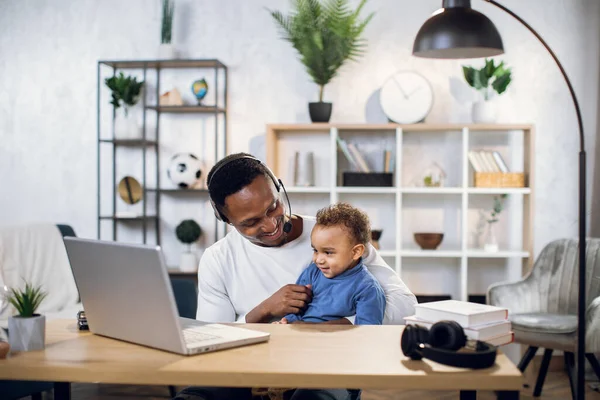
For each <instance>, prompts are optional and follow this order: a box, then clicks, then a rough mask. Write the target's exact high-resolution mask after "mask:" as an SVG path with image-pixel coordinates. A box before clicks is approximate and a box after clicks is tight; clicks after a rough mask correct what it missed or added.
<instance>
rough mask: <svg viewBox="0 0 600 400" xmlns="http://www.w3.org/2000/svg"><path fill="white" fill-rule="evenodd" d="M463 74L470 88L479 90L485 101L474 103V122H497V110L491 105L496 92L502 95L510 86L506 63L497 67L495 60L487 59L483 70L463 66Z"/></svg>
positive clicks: (509, 74)
mask: <svg viewBox="0 0 600 400" xmlns="http://www.w3.org/2000/svg"><path fill="white" fill-rule="evenodd" d="M463 74H464V76H465V80H466V81H467V83H468V84H469V86H471V87H472V88H474V89H475V90H477V91H478V92H479V93H480V94H481V97H482V98H483V100H479V101H476V102H475V103H473V109H472V118H473V122H477V123H486V122H495V121H496V109H495V108H494V106H493V105H492V104H491V103H490V100H491V99H492V98H493V97H494V96H495V95H494V92H496V93H497V94H498V95H501V94H502V93H504V92H505V91H506V89H507V88H508V85H510V82H511V70H510V68H507V67H506V66H505V65H504V61H502V62H500V64H498V65H495V64H494V60H491V59H489V60H488V59H487V58H486V59H485V66H484V67H483V68H481V69H475V68H473V67H469V66H463Z"/></svg>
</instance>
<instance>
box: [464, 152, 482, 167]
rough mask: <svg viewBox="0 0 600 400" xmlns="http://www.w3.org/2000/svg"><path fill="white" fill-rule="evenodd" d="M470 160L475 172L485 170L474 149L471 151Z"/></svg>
mask: <svg viewBox="0 0 600 400" xmlns="http://www.w3.org/2000/svg"><path fill="white" fill-rule="evenodd" d="M467 157H468V158H469V162H471V167H473V170H474V171H475V172H483V169H482V168H481V165H480V164H479V160H478V159H477V158H476V155H475V152H474V151H469V153H468V156H467Z"/></svg>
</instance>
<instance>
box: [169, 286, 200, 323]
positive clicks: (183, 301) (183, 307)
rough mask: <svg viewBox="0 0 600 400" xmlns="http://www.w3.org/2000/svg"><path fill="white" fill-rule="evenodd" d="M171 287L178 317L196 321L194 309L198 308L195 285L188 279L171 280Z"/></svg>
mask: <svg viewBox="0 0 600 400" xmlns="http://www.w3.org/2000/svg"><path fill="white" fill-rule="evenodd" d="M171 286H172V287H173V294H174V295H175V303H177V311H179V316H180V317H184V318H191V319H196V308H198V290H197V288H196V283H195V282H194V281H192V280H190V279H181V278H180V279H178V278H171Z"/></svg>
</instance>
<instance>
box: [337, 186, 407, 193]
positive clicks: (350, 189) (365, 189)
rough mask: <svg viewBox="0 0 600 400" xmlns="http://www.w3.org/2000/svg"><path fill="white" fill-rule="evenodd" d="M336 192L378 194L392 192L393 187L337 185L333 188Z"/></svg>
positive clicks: (394, 190)
mask: <svg viewBox="0 0 600 400" xmlns="http://www.w3.org/2000/svg"><path fill="white" fill-rule="evenodd" d="M335 190H336V192H338V193H378V194H394V193H396V188H395V187H390V186H378V187H375V186H338V187H336V188H335Z"/></svg>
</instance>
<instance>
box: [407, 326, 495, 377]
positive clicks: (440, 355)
mask: <svg viewBox="0 0 600 400" xmlns="http://www.w3.org/2000/svg"><path fill="white" fill-rule="evenodd" d="M400 344H401V346H402V352H403V353H404V355H405V356H407V357H410V358H411V359H412V360H420V359H422V358H427V359H429V360H431V361H435V362H437V363H440V364H445V365H449V366H452V367H458V368H472V369H481V368H489V367H491V366H492V365H494V363H495V362H496V347H495V346H492V345H491V344H489V343H485V342H480V341H476V342H475V352H460V353H459V352H457V351H458V350H459V349H460V348H462V347H464V346H465V345H466V344H467V337H466V336H465V333H464V331H463V329H462V327H461V326H460V325H459V324H458V323H457V322H456V321H440V322H436V323H435V324H433V325H432V326H431V329H430V330H427V328H424V327H422V326H419V325H407V326H406V327H404V331H403V332H402V338H401V343H400Z"/></svg>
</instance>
